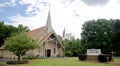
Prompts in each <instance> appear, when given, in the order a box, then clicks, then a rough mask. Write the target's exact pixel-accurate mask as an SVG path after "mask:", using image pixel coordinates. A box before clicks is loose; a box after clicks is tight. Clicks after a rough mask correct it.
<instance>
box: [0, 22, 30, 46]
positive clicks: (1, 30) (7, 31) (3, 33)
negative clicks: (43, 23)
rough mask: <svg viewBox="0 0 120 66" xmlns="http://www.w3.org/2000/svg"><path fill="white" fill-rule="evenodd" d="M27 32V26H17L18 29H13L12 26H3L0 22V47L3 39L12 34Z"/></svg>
mask: <svg viewBox="0 0 120 66" xmlns="http://www.w3.org/2000/svg"><path fill="white" fill-rule="evenodd" d="M28 31H29V28H28V27H27V26H23V25H18V27H14V26H13V25H5V24H4V22H3V21H0V47H1V46H2V45H3V44H4V42H5V39H6V38H7V37H10V36H11V35H12V34H18V33H20V32H28Z"/></svg>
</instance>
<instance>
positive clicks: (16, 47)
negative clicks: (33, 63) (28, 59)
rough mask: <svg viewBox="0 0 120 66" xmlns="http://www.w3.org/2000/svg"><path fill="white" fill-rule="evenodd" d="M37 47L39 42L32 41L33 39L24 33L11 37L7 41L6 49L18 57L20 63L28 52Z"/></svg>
mask: <svg viewBox="0 0 120 66" xmlns="http://www.w3.org/2000/svg"><path fill="white" fill-rule="evenodd" d="M37 47H38V42H37V41H36V40H32V38H31V37H30V36H28V35H27V33H24V32H22V33H19V34H16V35H12V36H10V37H9V38H7V39H6V44H5V49H7V50H9V51H11V52H13V53H14V54H15V55H16V56H18V61H19V62H20V58H21V57H22V56H24V55H25V54H26V52H27V51H28V50H30V49H35V48H37Z"/></svg>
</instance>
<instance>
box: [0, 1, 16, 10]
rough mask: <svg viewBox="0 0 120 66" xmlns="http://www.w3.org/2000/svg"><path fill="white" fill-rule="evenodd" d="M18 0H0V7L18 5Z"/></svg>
mask: <svg viewBox="0 0 120 66" xmlns="http://www.w3.org/2000/svg"><path fill="white" fill-rule="evenodd" d="M16 1H17V0H9V1H6V2H3V3H2V2H0V8H2V7H6V6H15V5H16Z"/></svg>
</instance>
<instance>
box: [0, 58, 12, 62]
mask: <svg viewBox="0 0 120 66" xmlns="http://www.w3.org/2000/svg"><path fill="white" fill-rule="evenodd" d="M6 61H11V59H0V62H6Z"/></svg>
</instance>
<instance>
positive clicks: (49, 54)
mask: <svg viewBox="0 0 120 66" xmlns="http://www.w3.org/2000/svg"><path fill="white" fill-rule="evenodd" d="M46 51H47V52H46V53H47V57H51V50H50V49H47V50H46Z"/></svg>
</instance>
